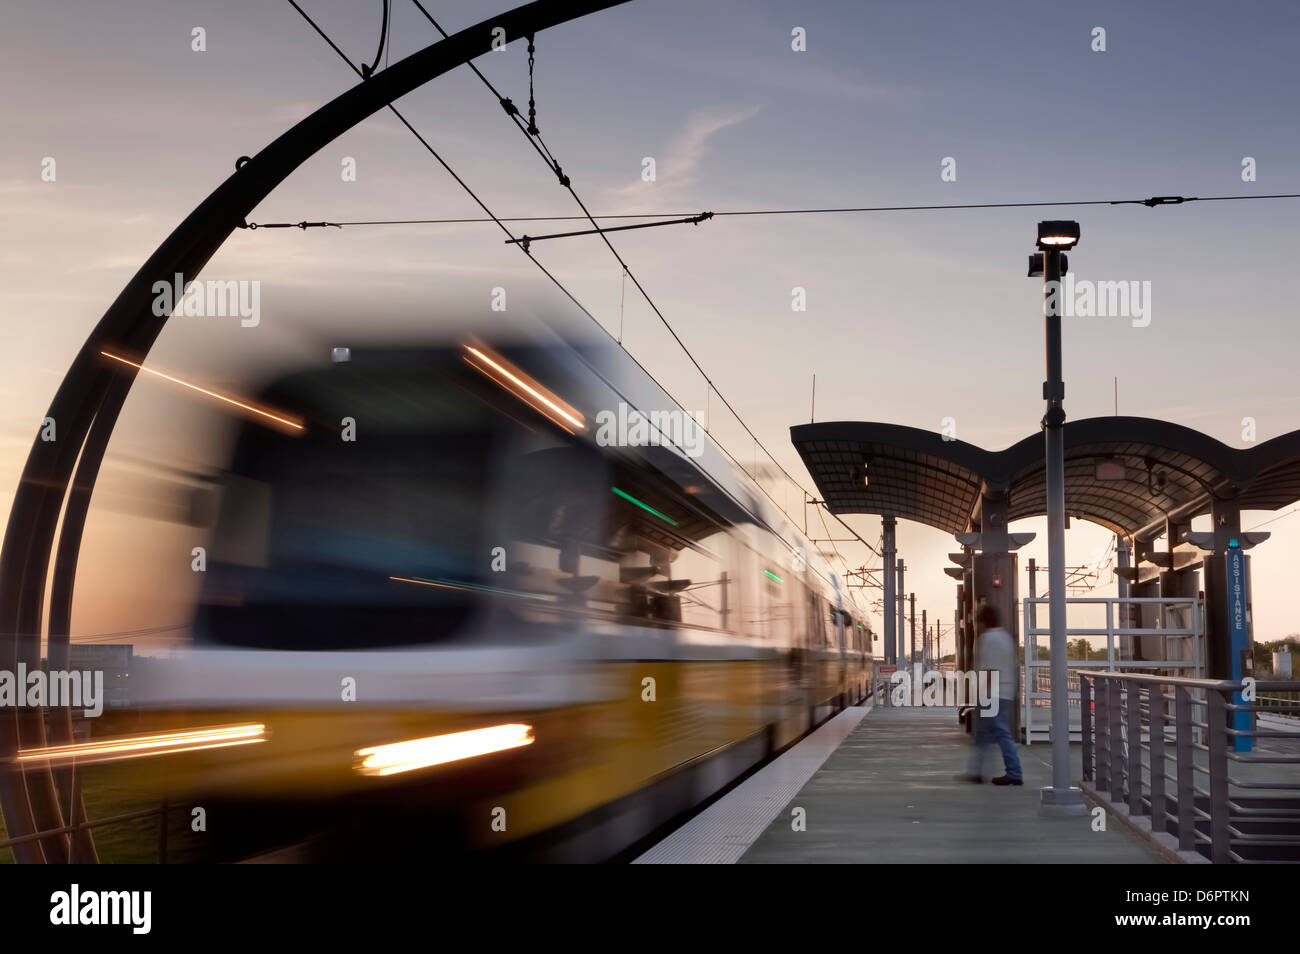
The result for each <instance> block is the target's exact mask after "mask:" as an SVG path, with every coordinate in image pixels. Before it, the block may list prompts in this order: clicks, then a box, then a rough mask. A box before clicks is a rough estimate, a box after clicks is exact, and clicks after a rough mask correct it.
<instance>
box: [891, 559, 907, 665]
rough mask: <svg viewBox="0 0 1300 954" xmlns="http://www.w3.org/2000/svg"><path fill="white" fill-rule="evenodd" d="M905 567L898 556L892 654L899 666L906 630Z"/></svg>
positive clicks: (901, 659) (901, 661) (901, 660)
mask: <svg viewBox="0 0 1300 954" xmlns="http://www.w3.org/2000/svg"><path fill="white" fill-rule="evenodd" d="M906 569H907V567H905V566H903V561H902V559H901V558H900V559H899V561H898V642H897V643H896V646H897V649H896V650H895V654H894V662H895V664H896V665H900V666H901V665H902V664H903V634H904V633H905V632H906V631H907V619H906V616H907V613H906V610H907V605H906V602H905V601H904V598H903V571H904V570H906Z"/></svg>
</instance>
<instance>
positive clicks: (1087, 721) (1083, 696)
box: [1079, 673, 1094, 782]
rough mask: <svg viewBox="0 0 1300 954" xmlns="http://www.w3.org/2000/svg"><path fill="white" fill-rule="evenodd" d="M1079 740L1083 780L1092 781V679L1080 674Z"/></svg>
mask: <svg viewBox="0 0 1300 954" xmlns="http://www.w3.org/2000/svg"><path fill="white" fill-rule="evenodd" d="M1079 718H1080V720H1081V723H1082V724H1081V725H1080V727H1079V730H1080V731H1079V740H1080V741H1081V742H1082V743H1083V779H1084V780H1085V781H1089V782H1090V781H1092V780H1093V775H1094V772H1093V770H1092V678H1091V677H1090V676H1085V675H1083V674H1082V673H1080V674H1079Z"/></svg>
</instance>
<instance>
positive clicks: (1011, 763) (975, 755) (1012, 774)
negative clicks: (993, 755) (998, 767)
mask: <svg viewBox="0 0 1300 954" xmlns="http://www.w3.org/2000/svg"><path fill="white" fill-rule="evenodd" d="M1011 705H1012V701H1011V700H1010V699H999V700H998V710H997V712H996V713H995V714H994V715H991V716H986V715H983V714H982V711H981V710H980V709H976V710H975V711H974V713H973V717H974V719H975V744H974V746H972V747H971V753H970V774H971V775H981V776H982V775H983V774H984V757H985V755H987V753H988V750H989V748H991V747H992V746H994V745H996V746H997V747H998V748H999V749H1001V750H1002V764H1003V765H1004V766H1005V767H1006V774H1007V777H1008V778H1023V776H1022V774H1021V770H1020V756H1019V754H1018V753H1017V752H1016V740H1015V739H1013V738H1011V728H1010V726H1008V725H1007V709H1008V708H1009V707H1010V706H1011Z"/></svg>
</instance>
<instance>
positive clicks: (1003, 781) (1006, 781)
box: [993, 775, 1025, 785]
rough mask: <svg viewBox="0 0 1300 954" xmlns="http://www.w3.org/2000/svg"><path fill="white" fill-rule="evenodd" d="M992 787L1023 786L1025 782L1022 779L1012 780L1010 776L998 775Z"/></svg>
mask: <svg viewBox="0 0 1300 954" xmlns="http://www.w3.org/2000/svg"><path fill="white" fill-rule="evenodd" d="M993 784H994V785H1024V784H1025V780H1024V779H1022V778H1012V777H1011V776H1010V775H999V776H998V777H997V778H995V779H994V780H993Z"/></svg>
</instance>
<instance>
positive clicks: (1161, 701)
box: [1147, 685, 1165, 832]
mask: <svg viewBox="0 0 1300 954" xmlns="http://www.w3.org/2000/svg"><path fill="white" fill-rule="evenodd" d="M1147 709H1148V710H1149V711H1150V717H1149V719H1148V728H1147V737H1148V739H1149V740H1150V744H1149V745H1148V746H1147V751H1148V753H1149V757H1148V759H1147V768H1148V771H1149V774H1150V775H1151V830H1152V831H1153V832H1162V831H1164V830H1165V687H1164V686H1161V685H1153V686H1149V687H1148V688H1147Z"/></svg>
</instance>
